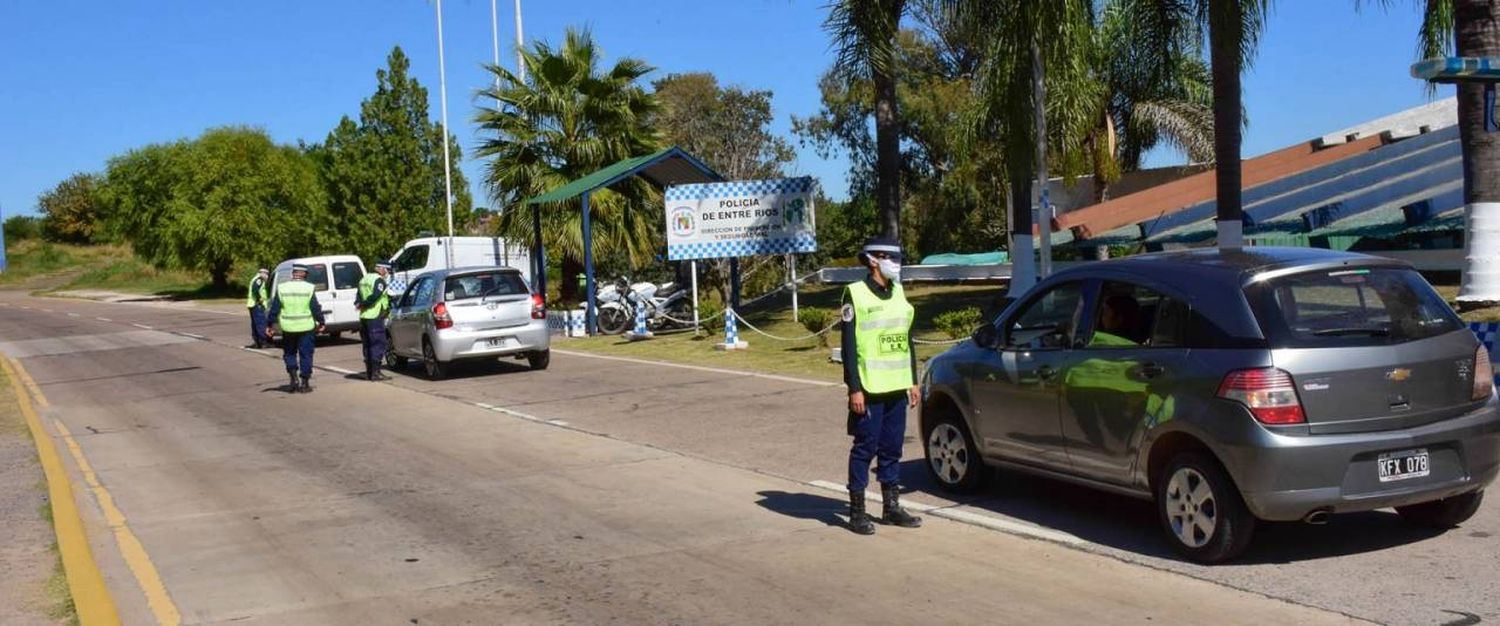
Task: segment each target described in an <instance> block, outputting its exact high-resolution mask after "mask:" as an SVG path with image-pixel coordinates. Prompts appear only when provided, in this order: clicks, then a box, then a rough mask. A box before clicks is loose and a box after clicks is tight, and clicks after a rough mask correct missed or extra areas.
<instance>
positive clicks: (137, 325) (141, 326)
mask: <svg viewBox="0 0 1500 626" xmlns="http://www.w3.org/2000/svg"><path fill="white" fill-rule="evenodd" d="M131 326H134V327H136V328H139V329H141V330H156V329H155V328H152V327H150V326H147V325H145V324H131Z"/></svg>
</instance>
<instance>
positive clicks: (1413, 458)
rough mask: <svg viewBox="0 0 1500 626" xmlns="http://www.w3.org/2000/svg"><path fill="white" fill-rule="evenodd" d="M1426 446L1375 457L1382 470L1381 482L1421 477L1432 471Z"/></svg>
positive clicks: (1376, 463)
mask: <svg viewBox="0 0 1500 626" xmlns="http://www.w3.org/2000/svg"><path fill="white" fill-rule="evenodd" d="M1428 461H1429V457H1428V456H1427V449H1426V448H1419V449H1416V450H1402V451H1400V452H1387V453H1385V454H1382V455H1380V457H1379V458H1377V459H1375V467H1376V468H1377V469H1378V470H1379V472H1380V482H1383V483H1388V482H1391V481H1396V480H1406V479H1408V478H1421V477H1423V476H1426V475H1428V474H1430V473H1432V471H1431V468H1430V465H1429V463H1428Z"/></svg>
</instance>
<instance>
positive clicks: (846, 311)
mask: <svg viewBox="0 0 1500 626" xmlns="http://www.w3.org/2000/svg"><path fill="white" fill-rule="evenodd" d="M839 318H840V319H842V320H844V321H846V322H852V321H854V305H852V304H846V305H844V308H842V309H839Z"/></svg>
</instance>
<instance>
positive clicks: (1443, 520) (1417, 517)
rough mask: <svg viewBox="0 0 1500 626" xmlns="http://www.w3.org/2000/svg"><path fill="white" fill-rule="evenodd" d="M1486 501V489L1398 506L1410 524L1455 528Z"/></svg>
mask: <svg viewBox="0 0 1500 626" xmlns="http://www.w3.org/2000/svg"><path fill="white" fill-rule="evenodd" d="M1482 502H1484V490H1483V489H1480V490H1479V491H1471V492H1469V493H1465V494H1461V495H1456V496H1450V497H1447V498H1443V499H1442V500H1433V501H1432V502H1423V503H1421V504H1412V505H1408V506H1398V507H1396V512H1397V513H1399V514H1401V519H1404V520H1406V521H1407V523H1409V524H1413V525H1416V526H1422V527H1425V528H1453V527H1454V526H1457V525H1459V524H1462V523H1464V522H1466V521H1468V520H1469V518H1470V517H1473V516H1474V513H1476V512H1478V511H1479V505H1480V503H1482Z"/></svg>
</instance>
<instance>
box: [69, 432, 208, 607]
mask: <svg viewBox="0 0 1500 626" xmlns="http://www.w3.org/2000/svg"><path fill="white" fill-rule="evenodd" d="M52 425H53V426H55V427H57V432H58V433H60V434H61V435H62V439H63V442H64V443H66V444H67V445H68V452H71V453H72V454H73V461H74V462H75V463H77V464H78V471H80V472H82V473H83V480H84V482H87V483H88V485H89V489H92V490H93V491H94V497H95V498H96V499H98V500H99V508H100V509H101V510H103V511H104V521H105V522H106V523H108V524H109V527H110V528H111V529H113V530H114V531H115V541H116V542H117V543H119V545H120V556H122V557H124V559H125V564H126V565H127V566H129V567H130V573H132V574H135V580H136V582H137V583H140V585H141V591H142V592H144V593H145V594H146V605H147V606H149V607H151V613H152V614H154V615H155V616H156V622H157V623H158V624H161V625H162V626H177V625H178V624H181V623H182V614H181V613H180V612H178V611H177V605H176V604H175V603H173V602H172V597H171V596H170V595H168V594H167V586H166V585H165V584H163V583H162V581H161V575H160V574H158V573H157V571H156V565H154V564H152V563H151V555H149V554H147V553H146V547H145V546H144V545H141V540H140V539H139V538H137V537H136V536H135V533H134V532H132V531H131V530H130V526H129V525H128V524H126V523H125V514H124V513H123V512H121V511H120V508H119V507H117V506H115V498H114V496H112V495H110V493H109V490H108V489H105V488H104V485H103V484H101V483H100V482H99V476H98V475H97V474H95V473H94V468H93V466H92V465H89V460H88V459H86V458H84V456H83V448H82V447H79V445H78V442H77V441H76V440H74V439H73V433H71V432H68V427H67V426H65V425H63V423H62V421H61V420H53V421H52Z"/></svg>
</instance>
